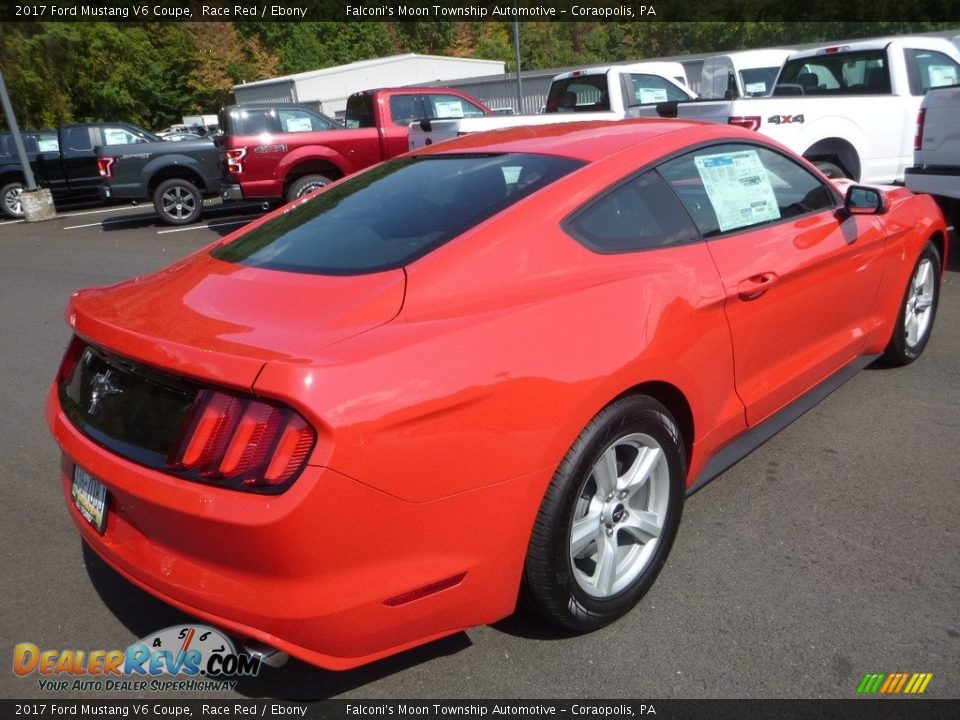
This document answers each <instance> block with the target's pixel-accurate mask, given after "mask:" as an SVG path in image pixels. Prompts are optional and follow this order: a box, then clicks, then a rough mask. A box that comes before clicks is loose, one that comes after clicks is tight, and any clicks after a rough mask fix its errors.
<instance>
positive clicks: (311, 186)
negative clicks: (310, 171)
mask: <svg viewBox="0 0 960 720" xmlns="http://www.w3.org/2000/svg"><path fill="white" fill-rule="evenodd" d="M332 182H333V180H331V179H330V178H328V177H327V176H326V175H304V176H303V177H301V178H297V179H296V180H294V181H293V182H292V183H291V184H290V187H289V188H288V189H287V202H291V201H293V200H296V199H297V198H298V197H303V196H304V195H306V194H307V193H312V192H313V191H314V190H316V189H318V188H322V187H323V186H324V185H329V184H330V183H332Z"/></svg>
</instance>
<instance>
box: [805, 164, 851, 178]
mask: <svg viewBox="0 0 960 720" xmlns="http://www.w3.org/2000/svg"><path fill="white" fill-rule="evenodd" d="M813 164H814V165H816V166H817V169H818V170H819V171H820V172H822V173H823V174H824V175H826V176H827V177H828V178H849V177H850V176H849V175H848V174H847V171H846V170H844V169H843V168H842V167H840V166H839V165H837V164H836V163H832V162H827V161H826V160H815V161H814V163H813Z"/></svg>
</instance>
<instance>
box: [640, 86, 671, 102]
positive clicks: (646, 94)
mask: <svg viewBox="0 0 960 720" xmlns="http://www.w3.org/2000/svg"><path fill="white" fill-rule="evenodd" d="M636 98H637V102H640V103H643V104H646V103H661V102H666V101H667V100H668V99H669V98H668V97H667V89H666V88H637V94H636Z"/></svg>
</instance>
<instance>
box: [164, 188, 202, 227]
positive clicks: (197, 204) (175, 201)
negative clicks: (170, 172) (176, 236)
mask: <svg viewBox="0 0 960 720" xmlns="http://www.w3.org/2000/svg"><path fill="white" fill-rule="evenodd" d="M153 208H154V210H156V211H157V215H158V216H159V217H160V219H161V220H162V221H163V222H165V223H166V224H167V225H189V224H190V223H192V222H196V221H197V220H199V219H200V212H201V211H202V210H203V198H202V197H201V196H200V191H199V190H197V186H196V185H194V184H193V183H192V182H190V181H189V180H183V179H182V178H171V179H170V180H164V181H163V182H162V183H160V184H159V185H158V186H157V189H156V190H154V191H153Z"/></svg>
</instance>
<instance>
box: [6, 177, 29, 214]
mask: <svg viewBox="0 0 960 720" xmlns="http://www.w3.org/2000/svg"><path fill="white" fill-rule="evenodd" d="M22 194H23V183H22V182H12V183H7V184H6V185H4V186H3V187H2V188H0V210H2V211H3V214H4V215H6V216H7V217H8V218H13V219H14V220H20V219H22V218H23V217H24V215H26V213H25V212H24V211H23V203H22V202H21V201H20V196H21V195H22Z"/></svg>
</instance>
